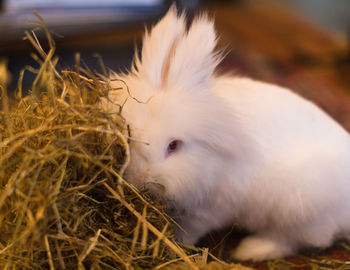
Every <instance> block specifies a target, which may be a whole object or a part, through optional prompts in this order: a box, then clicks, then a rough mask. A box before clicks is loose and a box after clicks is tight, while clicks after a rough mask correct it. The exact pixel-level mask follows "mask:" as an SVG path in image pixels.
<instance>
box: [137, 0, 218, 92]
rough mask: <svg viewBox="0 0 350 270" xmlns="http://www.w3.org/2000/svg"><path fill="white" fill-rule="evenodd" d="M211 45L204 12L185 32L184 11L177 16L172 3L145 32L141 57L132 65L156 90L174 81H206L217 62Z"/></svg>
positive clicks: (212, 35) (191, 83) (210, 29)
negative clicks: (162, 16)
mask: <svg viewBox="0 0 350 270" xmlns="http://www.w3.org/2000/svg"><path fill="white" fill-rule="evenodd" d="M215 46H216V34H215V30H214V23H213V21H211V20H209V18H208V17H207V16H206V15H202V16H199V17H197V18H196V19H194V21H193V23H192V25H191V26H190V28H189V29H188V31H186V22H185V18H184V14H182V15H180V16H179V15H177V10H176V8H175V6H174V5H173V6H172V7H171V8H170V10H169V11H168V13H167V14H166V15H165V17H164V18H163V19H162V20H161V21H160V22H159V23H158V24H157V25H155V26H154V28H153V29H152V30H151V32H150V33H146V34H145V37H144V40H143V48H142V53H141V59H138V58H136V62H135V68H136V70H137V71H138V73H139V75H140V76H142V77H145V78H147V79H148V80H149V82H150V83H151V84H152V85H153V86H154V87H156V88H159V89H166V88H167V87H168V86H173V85H178V84H181V85H183V86H186V87H193V86H196V85H198V84H202V83H205V82H207V81H208V79H209V77H210V76H211V75H212V73H213V72H214V69H215V67H216V66H217V64H218V63H219V62H220V60H221V57H220V55H219V54H217V53H215V52H214V49H215Z"/></svg>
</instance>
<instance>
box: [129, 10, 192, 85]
mask: <svg viewBox="0 0 350 270" xmlns="http://www.w3.org/2000/svg"><path fill="white" fill-rule="evenodd" d="M185 29H186V23H185V19H184V14H182V15H180V16H179V15H178V13H177V9H176V7H175V5H172V7H171V8H170V9H169V11H168V13H167V14H166V15H165V16H164V17H163V18H162V19H161V20H160V21H159V22H158V23H157V24H156V25H155V26H154V27H153V28H152V29H151V31H150V33H149V32H148V31H147V30H146V33H145V36H144V38H143V45H142V51H141V59H139V58H138V57H137V55H136V59H135V69H136V70H135V69H134V70H135V71H136V72H137V73H139V75H140V76H142V77H144V78H147V79H148V80H149V82H150V83H151V84H152V85H154V86H155V87H162V86H163V85H164V79H165V78H164V76H165V73H167V69H168V67H167V65H168V64H169V62H168V61H169V55H170V54H172V51H173V50H174V45H175V44H176V43H177V40H178V39H179V38H181V37H182V36H183V35H184V32H185Z"/></svg>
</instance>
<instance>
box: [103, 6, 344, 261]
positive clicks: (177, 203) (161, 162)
mask: <svg viewBox="0 0 350 270" xmlns="http://www.w3.org/2000/svg"><path fill="white" fill-rule="evenodd" d="M169 29H172V30H173V31H170V32H169ZM215 44H216V37H215V31H214V28H213V23H212V22H211V21H209V20H208V19H207V17H205V16H204V17H199V18H197V19H195V20H194V22H193V23H192V26H191V27H190V28H189V29H188V30H186V23H185V21H184V17H183V16H181V17H178V16H177V14H176V10H175V9H174V8H173V9H171V10H170V11H169V12H168V14H167V15H166V16H165V17H164V19H162V20H161V21H160V22H159V23H158V24H157V25H156V26H155V27H154V28H153V29H152V31H151V33H150V34H146V36H145V38H144V44H143V49H142V56H141V59H138V58H136V62H135V68H133V70H132V72H131V73H130V74H126V75H115V76H117V78H118V79H120V80H123V81H125V82H126V84H127V85H128V87H129V90H128V91H127V90H126V89H125V87H124V90H121V91H119V92H118V91H115V92H113V93H111V94H110V99H111V100H113V101H114V100H116V101H118V103H119V104H122V103H124V101H125V100H126V102H125V105H124V106H123V109H122V114H123V116H124V117H125V119H126V121H127V123H128V124H129V125H130V127H131V139H132V143H131V145H130V147H131V162H130V165H129V167H128V169H127V171H126V175H125V177H126V178H127V180H128V181H130V182H131V183H133V184H134V185H135V186H136V187H139V188H144V187H146V188H149V189H151V190H153V192H154V193H155V194H157V195H159V196H161V197H162V198H164V200H165V201H166V202H167V203H168V205H169V207H171V208H174V209H175V210H176V211H175V212H176V213H177V215H178V216H176V217H175V218H177V219H178V221H179V223H180V225H181V226H182V227H183V229H184V230H185V232H183V231H182V230H180V229H179V230H178V232H177V236H178V238H179V239H180V240H182V241H184V242H186V243H192V244H194V243H195V242H196V241H197V240H198V239H199V238H200V237H201V236H203V235H204V234H206V233H207V232H209V231H210V230H214V229H218V228H222V227H224V226H227V225H230V224H233V223H238V224H240V225H241V226H242V227H244V228H246V229H248V230H249V231H251V232H252V233H253V235H252V236H250V237H248V238H246V239H244V240H243V241H242V243H241V244H240V245H239V247H238V248H237V249H236V251H235V252H234V253H233V255H234V257H235V258H237V259H240V260H247V259H253V260H262V259H269V258H278V257H282V256H286V255H289V254H292V253H293V252H295V251H296V250H297V249H298V248H299V247H302V246H316V247H326V246H328V245H330V244H331V242H332V240H333V239H334V237H335V236H336V235H338V234H343V233H346V232H348V231H349V230H350V198H349V197H350V166H349V164H350V136H349V135H348V133H347V132H346V131H345V130H344V129H343V128H342V127H341V126H340V125H338V124H337V123H336V122H335V121H334V120H332V119H331V118H330V117H329V116H327V115H326V114H325V113H324V112H322V111H321V110H320V109H319V108H318V107H316V106H315V105H314V104H312V103H310V102H309V101H306V100H305V99H303V98H301V97H299V96H298V95H296V94H294V93H292V92H291V91H289V90H287V89H284V88H281V87H278V86H274V85H271V84H266V83H261V82H257V81H253V80H250V79H244V78H237V77H228V76H226V77H220V76H219V77H217V76H214V75H213V71H214V69H215V67H216V65H217V64H218V62H219V57H218V56H217V55H216V54H215V53H214V47H215ZM115 84H117V83H115ZM104 104H105V106H107V109H109V110H111V109H112V110H113V106H112V107H109V104H108V103H104ZM114 110H116V108H114Z"/></svg>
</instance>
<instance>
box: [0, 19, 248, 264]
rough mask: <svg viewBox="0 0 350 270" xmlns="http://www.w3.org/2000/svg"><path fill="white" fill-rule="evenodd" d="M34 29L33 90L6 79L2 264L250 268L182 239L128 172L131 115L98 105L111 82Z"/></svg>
mask: <svg viewBox="0 0 350 270" xmlns="http://www.w3.org/2000/svg"><path fill="white" fill-rule="evenodd" d="M39 18H40V17H39ZM41 23H42V24H43V22H41ZM44 29H45V31H46V32H47V29H46V28H44ZM26 36H27V39H29V40H30V41H31V42H32V44H33V45H34V46H35V47H36V49H37V51H38V55H36V56H33V57H34V59H36V60H37V61H38V63H39V66H40V68H39V69H37V70H35V69H34V68H27V69H30V71H31V72H35V73H36V79H35V80H34V82H33V85H32V89H31V91H30V94H29V95H27V96H25V97H23V96H22V88H21V78H20V81H19V85H18V91H17V92H16V97H15V101H14V102H12V104H11V105H9V104H10V102H9V100H8V98H7V93H6V89H5V83H4V82H2V84H1V85H0V87H1V110H0V268H1V269H149V268H154V267H157V268H158V269H159V268H162V267H169V266H172V267H173V268H178V269H189V268H193V269H198V268H202V269H203V268H205V269H223V268H225V269H233V268H235V269H241V267H240V266H234V265H227V264H223V263H219V262H212V263H210V264H207V257H208V253H207V252H205V251H200V250H195V249H191V250H190V249H184V248H181V247H180V246H179V244H177V243H176V242H175V241H174V235H173V231H172V224H171V220H170V219H169V218H168V217H167V215H166V214H165V212H164V209H163V207H162V205H161V204H160V203H159V202H156V201H152V200H151V199H150V198H148V197H147V195H140V194H139V193H138V192H137V191H136V190H135V189H134V188H133V187H132V186H130V185H129V184H128V183H127V182H125V181H124V180H123V178H122V174H123V171H124V170H125V167H126V166H127V163H128V159H129V156H128V145H127V141H126V139H125V138H124V136H123V135H122V133H121V132H122V130H123V128H124V119H123V118H122V117H121V116H120V115H118V112H115V114H114V115H110V114H107V113H106V112H104V111H103V110H101V108H100V106H98V104H99V100H100V98H101V97H103V96H106V94H107V92H108V91H109V85H108V83H105V82H103V81H101V80H100V79H99V78H98V77H97V76H95V75H94V73H93V72H92V71H91V70H89V68H88V67H84V68H82V67H80V60H79V57H78V56H77V62H76V70H75V71H72V70H62V71H60V70H58V69H57V68H56V65H57V63H58V59H57V58H55V57H54V44H53V41H52V39H51V37H50V35H49V34H48V32H47V36H48V43H49V45H50V50H49V52H48V53H46V52H45V51H44V50H43V49H42V47H41V46H40V44H39V42H38V41H37V40H36V36H35V34H34V32H32V33H26ZM23 72H24V71H23ZM21 77H22V78H23V73H22V74H21Z"/></svg>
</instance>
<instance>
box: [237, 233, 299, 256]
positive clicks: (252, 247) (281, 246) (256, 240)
mask: <svg viewBox="0 0 350 270" xmlns="http://www.w3.org/2000/svg"><path fill="white" fill-rule="evenodd" d="M292 252H293V247H292V246H291V245H289V244H288V243H286V242H284V241H283V240H281V239H278V238H275V237H273V236H270V237H269V236H265V235H264V236H263V235H254V236H249V237H246V238H244V239H243V240H242V242H241V243H240V244H239V246H238V247H237V249H236V250H234V251H233V252H232V257H233V258H234V259H236V260H239V261H248V260H251V261H262V260H269V259H277V258H281V257H284V256H287V255H290V254H291V253H292Z"/></svg>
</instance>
